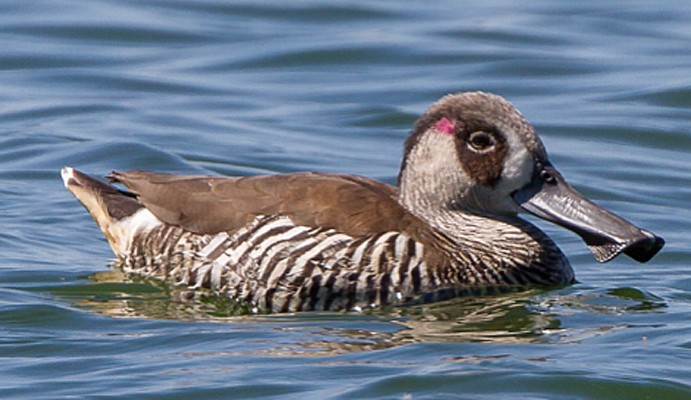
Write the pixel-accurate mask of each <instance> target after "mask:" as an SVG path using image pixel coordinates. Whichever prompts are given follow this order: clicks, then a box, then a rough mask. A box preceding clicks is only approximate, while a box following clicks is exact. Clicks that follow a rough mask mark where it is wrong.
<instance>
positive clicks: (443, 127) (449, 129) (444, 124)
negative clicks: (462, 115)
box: [434, 117, 456, 135]
mask: <svg viewBox="0 0 691 400" xmlns="http://www.w3.org/2000/svg"><path fill="white" fill-rule="evenodd" d="M455 128H456V125H454V123H453V122H451V120H450V119H448V118H446V117H443V118H442V119H440V120H439V121H437V123H436V124H434V129H436V130H438V131H439V132H444V133H448V134H449V135H453V133H454V130H455Z"/></svg>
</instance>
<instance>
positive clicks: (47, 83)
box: [0, 0, 691, 399]
mask: <svg viewBox="0 0 691 400" xmlns="http://www.w3.org/2000/svg"><path fill="white" fill-rule="evenodd" d="M464 3H465V2H456V1H440V2H426V1H409V2H402V1H401V2H395V1H385V2H376V1H354V2H325V1H301V2H283V1H273V2H254V1H247V2H223V1H215V0H204V1H193V0H177V1H149V2H137V1H115V0H112V1H107V0H83V1H77V0H74V1H48V0H45V1H19V0H17V1H5V2H2V3H1V4H0V183H1V185H0V397H3V398H12V399H28V398H31V399H33V398H140V399H146V398H151V399H161V398H167V399H168V398H180V399H187V398H199V399H201V398H205V399H212V398H219V399H220V398H301V399H305V398H342V399H346V398H391V399H425V398H429V399H438V398H463V399H485V398H489V397H490V396H491V397H492V398H496V399H515V398H549V399H553V398H563V399H581V398H591V399H634V398H641V399H642V398H649V399H687V398H691V235H690V234H689V232H691V210H690V208H691V207H690V206H689V205H690V204H691V156H690V153H691V3H689V2H686V1H668V2H649V1H624V0H620V1H608V2H598V1H581V2H572V1H538V2H530V3H526V2H513V1H500V0H489V1H484V2H476V3H477V4H476V5H470V4H464ZM479 4H482V5H479ZM477 89H481V90H485V91H492V92H496V93H498V94H501V95H503V96H505V97H506V98H508V99H509V100H510V101H512V102H513V103H514V104H515V105H516V106H517V107H518V108H519V109H520V110H522V112H523V113H524V114H525V115H526V116H527V117H528V119H529V120H531V121H532V122H533V123H534V124H535V126H536V128H537V129H538V131H539V132H540V133H541V135H542V137H543V140H544V142H545V144H546V145H547V147H548V150H549V152H550V154H551V158H552V160H553V162H554V163H555V164H556V165H557V166H558V167H559V168H560V170H561V171H562V173H563V174H564V175H565V176H566V177H567V179H569V181H570V182H571V184H572V185H574V186H575V187H577V189H579V190H580V191H582V192H583V193H585V194H586V195H588V196H590V197H591V198H593V199H595V200H596V201H597V202H599V203H600V204H603V205H605V206H606V207H608V208H610V209H612V210H613V211H615V212H617V213H619V214H621V215H623V216H624V217H626V218H628V219H630V220H632V221H634V222H635V223H637V224H640V225H641V226H643V227H645V228H647V229H650V230H652V231H654V232H656V233H657V234H660V235H661V236H663V237H664V238H665V239H666V240H667V246H666V247H665V249H664V250H663V252H662V253H661V254H659V255H658V256H657V257H656V258H655V259H653V260H652V261H651V262H650V263H648V264H636V263H635V262H633V261H632V260H630V259H627V258H624V257H622V258H619V259H616V260H614V261H613V262H611V263H608V264H604V265H600V264H597V263H596V262H595V261H594V260H593V258H592V257H591V256H590V254H589V252H588V250H587V249H586V248H585V246H584V245H583V244H582V243H581V242H580V240H579V239H578V238H577V237H576V236H574V235H573V234H571V233H569V232H566V231H564V230H561V229H559V228H557V227H554V226H551V225H548V224H546V223H542V222H538V224H540V226H542V227H543V228H544V229H545V230H546V231H548V232H549V233H550V235H552V237H554V238H555V240H557V241H558V243H559V244H560V246H561V247H562V248H563V249H564V251H565V252H566V253H567V254H568V255H569V257H570V259H571V261H572V263H573V265H574V269H575V270H576V273H577V276H578V279H579V281H580V283H579V284H576V285H573V286H571V287H568V288H564V289H561V290H555V291H549V292H528V293H520V294H513V295H510V296H498V297H488V298H476V299H459V300H455V301H452V302H449V303H445V304H437V305H430V306H427V307H424V308H414V309H406V310H398V311H396V310H394V311H391V312H388V311H387V312H381V313H376V314H373V315H359V314H349V313H345V314H344V313H307V314H296V315H279V316H261V317H257V316H244V317H232V316H228V315H227V314H228V310H227V307H226V306H227V305H225V304H223V302H222V301H220V300H219V299H204V298H201V299H196V300H183V299H180V298H179V297H176V293H175V291H174V290H171V288H166V287H161V286H159V285H157V284H156V283H153V282H146V281H134V282H132V281H129V280H124V279H123V278H122V277H121V276H118V275H117V273H116V272H112V271H111V269H110V267H109V265H108V262H109V259H110V258H111V257H112V255H111V253H110V250H109V248H108V245H107V244H106V242H105V240H104V239H103V238H102V235H101V234H100V232H99V231H98V230H97V228H96V226H95V224H94V223H93V222H92V221H91V219H90V217H89V216H88V214H87V213H86V212H85V211H84V210H83V209H82V207H81V206H80V205H79V204H78V203H77V202H76V201H75V200H74V199H73V197H72V196H71V194H69V193H68V192H67V191H66V190H64V188H63V187H62V183H61V181H60V178H59V173H58V170H59V168H60V167H62V166H63V165H72V166H75V167H78V168H80V169H83V170H86V171H89V172H91V173H93V174H99V175H103V174H105V173H107V172H109V171H110V170H111V169H131V168H146V169H153V170H161V171H171V172H183V173H216V174H256V173H278V172H288V171H298V170H321V171H332V172H347V173H356V174H362V175H367V176H371V177H375V178H378V179H383V180H385V181H387V182H393V181H394V180H395V177H396V174H397V169H398V165H399V161H400V156H401V152H402V143H403V141H404V139H405V137H406V135H407V134H408V132H409V130H410V127H411V124H412V123H413V121H414V120H415V119H416V117H417V116H419V115H420V113H422V112H423V111H424V109H425V108H426V107H427V106H428V105H429V104H430V103H432V102H433V101H435V100H436V99H437V98H439V97H440V96H442V95H444V94H446V93H449V92H454V91H460V90H477Z"/></svg>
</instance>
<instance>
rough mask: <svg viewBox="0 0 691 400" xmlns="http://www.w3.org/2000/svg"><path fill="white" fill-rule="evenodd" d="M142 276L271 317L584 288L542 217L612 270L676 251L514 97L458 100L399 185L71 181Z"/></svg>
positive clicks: (439, 117)
mask: <svg viewBox="0 0 691 400" xmlns="http://www.w3.org/2000/svg"><path fill="white" fill-rule="evenodd" d="M62 176H63V179H64V182H65V186H66V187H67V188H68V189H69V190H70V191H72V193H74V194H75V196H76V197H77V198H78V199H79V201H80V202H81V203H82V204H84V206H85V207H86V208H87V210H89V212H90V213H91V215H92V216H93V217H94V219H95V220H96V222H97V223H98V225H99V227H100V228H101V230H102V231H103V232H104V234H105V236H106V238H107V239H108V242H109V243H110V245H111V247H112V249H113V251H114V252H115V254H116V256H117V258H118V259H119V260H120V261H121V262H122V264H123V265H124V267H125V269H126V270H127V271H131V272H135V273H139V274H143V275H148V276H154V277H159V278H164V279H170V280H173V281H174V282H176V283H179V284H184V285H187V286H191V287H208V288H211V289H212V290H215V291H218V292H221V293H227V294H228V295H229V296H230V297H232V298H234V299H237V300H242V301H246V302H249V303H251V304H254V305H256V306H257V307H259V308H260V309H261V310H265V311H274V312H280V311H293V310H315V309H327V310H341V309H351V308H353V307H365V306H371V305H372V306H376V305H382V304H396V303H400V302H405V301H408V300H410V299H414V298H418V297H420V296H423V297H422V300H423V301H428V300H437V299H441V298H445V297H450V296H455V295H459V294H463V293H475V292H486V291H490V292H491V291H494V290H495V289H504V288H511V287H517V286H518V287H523V286H528V285H532V284H544V285H561V284H568V283H570V282H572V280H573V271H572V270H571V267H570V265H569V263H568V260H567V259H566V257H565V256H564V255H563V254H562V252H561V251H560V250H559V248H558V247H557V246H556V245H555V244H554V243H553V242H552V240H550V239H549V237H547V235H545V234H544V233H543V232H542V231H540V230H539V229H538V228H536V227H535V226H533V225H531V224H530V223H528V222H526V221H524V220H522V219H520V218H518V217H517V213H519V212H522V211H528V212H530V213H532V214H535V215H537V216H539V217H542V218H545V219H547V220H549V221H552V222H555V223H557V224H560V225H562V226H565V227H566V228H569V229H571V230H573V231H574V232H576V233H577V234H579V235H580V236H581V237H582V238H583V239H584V240H585V242H586V244H588V246H589V247H590V248H591V250H592V251H593V254H594V255H595V257H596V258H597V259H598V261H608V260H610V259H611V258H613V257H615V256H616V255H618V254H619V253H621V252H624V253H626V254H628V255H630V256H631V257H633V258H635V259H637V260H639V261H647V260H648V259H650V258H651V257H652V256H653V255H654V254H655V253H657V251H659V250H660V248H661V247H662V245H663V243H664V242H663V240H662V239H661V238H659V237H656V236H655V235H653V234H651V233H650V232H647V231H645V230H642V229H639V228H637V227H635V226H633V225H631V224H630V223H628V222H626V221H624V220H623V219H621V218H619V217H617V216H615V215H613V214H611V213H609V212H608V211H606V210H604V209H602V208H600V207H598V206H596V205H595V204H593V203H591V202H590V201H588V200H587V199H585V198H584V197H583V196H581V195H580V194H578V193H577V192H575V191H574V190H573V189H572V188H571V187H570V186H569V185H568V184H566V182H565V181H564V180H563V178H562V177H561V175H560V174H559V173H558V172H557V171H556V170H555V169H554V167H553V166H552V165H551V164H550V163H549V160H548V159H547V154H546V152H545V150H544V148H543V145H542V143H541V142H540V139H539V138H538V137H537V135H536V134H535V132H534V131H533V128H532V127H531V126H530V124H528V122H526V120H525V119H524V118H523V116H522V115H521V114H520V113H519V112H518V111H517V110H516V109H514V108H513V106H512V105H511V104H509V103H508V102H507V101H506V100H504V99H502V98H501V97H498V96H495V95H490V94H485V93H463V94H456V95H449V96H446V97H444V98H442V99H441V100H440V101H438V102H437V103H435V104H434V105H433V106H432V107H431V108H430V109H429V110H428V111H427V113H426V114H425V115H424V116H423V117H422V118H421V119H420V120H419V121H418V122H417V124H416V126H415V130H414V132H413V134H412V135H411V136H410V138H409V139H408V141H407V142H406V146H405V157H404V159H403V165H402V167H401V171H400V174H399V186H398V187H393V186H389V185H386V184H384V183H381V182H378V181H374V180H372V179H368V178H363V177H358V176H350V175H334V174H321V173H302V174H287V175H276V176H255V177H207V176H185V175H169V174H160V173H152V172H143V171H130V172H113V173H112V175H110V176H109V178H110V179H111V180H112V181H115V182H119V183H121V184H123V185H124V186H125V188H126V189H127V191H121V190H118V189H116V188H114V187H112V186H110V185H106V184H104V183H102V182H100V181H97V180H95V179H92V178H90V177H88V176H86V175H84V174H82V173H80V172H78V171H76V170H74V169H72V168H69V167H67V168H64V169H63V171H62Z"/></svg>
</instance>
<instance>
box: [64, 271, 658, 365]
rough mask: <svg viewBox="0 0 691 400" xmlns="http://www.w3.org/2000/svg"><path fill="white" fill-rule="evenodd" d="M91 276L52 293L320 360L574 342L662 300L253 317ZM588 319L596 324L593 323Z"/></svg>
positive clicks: (554, 299)
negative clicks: (233, 330)
mask: <svg viewBox="0 0 691 400" xmlns="http://www.w3.org/2000/svg"><path fill="white" fill-rule="evenodd" d="M89 278H90V279H91V281H92V282H91V283H88V284H82V285H70V286H61V287H60V288H59V289H57V288H56V289H54V290H53V292H54V293H55V294H56V295H58V296H59V297H61V298H63V299H68V300H69V301H70V302H72V303H74V304H75V305H77V306H78V307H80V308H84V309H88V310H91V311H94V312H97V313H100V314H102V315H107V316H111V317H115V318H146V319H164V320H176V321H197V322H198V321H204V322H217V323H232V324H236V325H242V326H243V328H244V329H248V328H249V329H255V328H256V329H258V330H262V331H266V330H267V329H271V330H273V331H275V332H279V333H280V334H281V335H282V337H284V338H285V340H284V341H283V340H282V341H280V342H277V343H276V344H275V345H273V346H270V347H269V348H262V349H257V348H254V349H252V350H248V353H251V354H253V355H272V356H325V355H333V354H342V353H351V352H361V351H370V350H379V349H385V348H391V347H395V346H402V345H405V344H409V343H419V342H468V343H501V344H515V343H553V344H557V343H562V344H563V343H576V342H579V341H582V340H585V339H587V338H591V337H594V336H600V335H604V334H607V333H608V332H612V331H615V330H619V329H626V328H631V327H633V326H631V325H630V324H622V323H618V324H612V323H611V322H612V321H611V318H607V317H608V316H612V315H621V314H625V313H639V312H656V311H657V310H659V309H661V308H664V307H666V304H665V302H664V301H663V300H662V299H661V298H659V297H657V296H655V295H653V294H650V293H646V292H643V291H640V290H638V289H635V288H614V289H609V290H602V291H592V290H588V289H587V288H585V290H584V289H582V288H567V289H564V290H561V291H555V292H544V291H538V290H532V291H526V292H521V293H513V294H507V295H500V296H487V297H473V298H458V299H454V300H450V301H446V302H441V303H435V304H427V305H417V306H411V307H402V308H386V309H383V310H376V311H372V312H368V313H365V314H356V313H327V312H313V313H298V314H281V315H262V316H253V315H250V310H249V308H248V307H246V306H243V305H237V304H236V303H234V302H232V301H230V300H229V299H227V298H224V297H222V296H214V295H211V294H209V293H204V292H199V291H190V290H186V289H180V288H175V287H171V286H169V285H166V284H164V283H162V282H159V281H155V280H150V279H144V278H141V277H131V276H127V275H125V274H123V273H122V272H121V271H120V270H118V269H113V270H110V271H107V272H101V273H98V274H95V275H92V276H90V277H89ZM581 314H588V316H589V319H588V320H589V322H588V325H586V326H579V325H578V323H574V322H566V323H565V322H564V321H565V320H566V321H569V320H570V319H573V318H575V317H576V316H578V315H581ZM598 317H600V318H598ZM593 320H595V321H599V322H600V323H596V324H593ZM248 325H256V326H255V327H252V326H249V327H248Z"/></svg>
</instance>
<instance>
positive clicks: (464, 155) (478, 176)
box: [456, 124, 509, 187]
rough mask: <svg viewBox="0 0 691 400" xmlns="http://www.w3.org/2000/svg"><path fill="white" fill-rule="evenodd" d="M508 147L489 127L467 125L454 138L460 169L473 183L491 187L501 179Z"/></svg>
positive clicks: (503, 139)
mask: <svg viewBox="0 0 691 400" xmlns="http://www.w3.org/2000/svg"><path fill="white" fill-rule="evenodd" d="M473 128H475V129H473ZM508 147H509V146H508V144H507V143H506V139H505V138H504V136H503V135H502V134H501V133H499V132H496V131H495V130H494V129H492V128H490V127H484V126H483V127H477V126H472V125H471V124H469V126H466V129H464V130H463V131H461V132H459V133H458V135H457V136H456V151H457V152H458V158H459V160H460V162H461V167H462V168H463V170H464V171H465V172H466V173H467V174H468V175H469V176H470V177H471V178H472V179H473V180H474V181H476V182H478V183H480V184H483V185H487V186H492V187H493V186H495V185H496V184H497V183H498V182H499V180H500V179H501V173H502V171H503V170H504V161H505V159H506V155H507V153H508V151H509V149H508Z"/></svg>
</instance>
